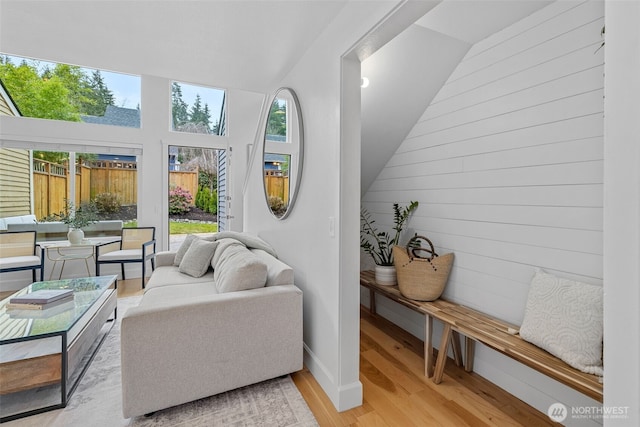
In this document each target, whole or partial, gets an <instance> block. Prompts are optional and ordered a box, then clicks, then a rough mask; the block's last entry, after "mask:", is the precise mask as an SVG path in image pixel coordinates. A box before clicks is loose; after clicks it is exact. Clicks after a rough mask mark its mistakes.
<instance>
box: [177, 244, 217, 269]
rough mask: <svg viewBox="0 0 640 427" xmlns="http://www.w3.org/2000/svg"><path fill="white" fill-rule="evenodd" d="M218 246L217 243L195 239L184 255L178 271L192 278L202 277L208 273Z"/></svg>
mask: <svg viewBox="0 0 640 427" xmlns="http://www.w3.org/2000/svg"><path fill="white" fill-rule="evenodd" d="M216 246H218V243H217V242H208V241H206V240H202V239H194V240H193V242H192V243H191V246H189V249H187V252H186V253H185V254H184V257H183V258H182V261H180V266H179V267H178V270H179V271H180V273H185V274H188V275H189V276H192V277H201V276H202V275H204V274H205V273H206V272H207V269H208V268H209V265H210V263H211V258H212V257H213V253H214V252H215V250H216Z"/></svg>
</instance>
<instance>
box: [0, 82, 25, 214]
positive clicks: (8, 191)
mask: <svg viewBox="0 0 640 427" xmlns="http://www.w3.org/2000/svg"><path fill="white" fill-rule="evenodd" d="M0 115H1V116H21V115H22V114H20V110H19V109H18V107H17V106H16V105H15V103H14V102H13V99H11V95H10V94H9V92H8V91H7V88H6V87H5V86H4V84H2V81H0ZM31 176H32V175H31V152H30V151H29V150H20V149H14V148H0V188H2V197H0V218H2V217H8V216H18V215H28V214H31V213H32V209H31V205H32V203H31Z"/></svg>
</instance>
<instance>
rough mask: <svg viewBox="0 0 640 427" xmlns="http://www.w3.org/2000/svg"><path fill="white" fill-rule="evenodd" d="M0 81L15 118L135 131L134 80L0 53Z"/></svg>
mask: <svg viewBox="0 0 640 427" xmlns="http://www.w3.org/2000/svg"><path fill="white" fill-rule="evenodd" d="M0 79H1V80H2V83H3V85H4V87H5V88H6V90H7V92H8V94H9V96H10V97H11V100H12V101H13V103H14V104H15V106H16V107H17V108H18V110H19V112H20V115H21V116H24V117H35V118H41V119H52V120H64V121H75V122H86V123H97V124H104V125H112V126H126V127H136V128H139V127H140V77H139V76H132V75H127V74H121V73H113V72H109V71H105V70H96V69H91V68H82V67H78V66H75V65H68V64H60V63H54V62H46V61H40V60H36V59H31V58H24V57H19V56H9V55H4V54H1V53H0Z"/></svg>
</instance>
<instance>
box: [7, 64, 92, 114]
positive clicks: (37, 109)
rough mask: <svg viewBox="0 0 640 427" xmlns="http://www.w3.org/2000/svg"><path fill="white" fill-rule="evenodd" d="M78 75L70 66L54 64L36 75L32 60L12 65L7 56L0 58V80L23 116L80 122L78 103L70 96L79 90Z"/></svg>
mask: <svg viewBox="0 0 640 427" xmlns="http://www.w3.org/2000/svg"><path fill="white" fill-rule="evenodd" d="M66 67H70V66H66ZM76 68H77V67H76ZM77 77H78V76H77V74H75V72H74V70H71V69H69V68H63V67H58V66H56V68H55V69H54V70H49V69H45V70H44V71H43V73H42V74H39V73H38V69H37V67H36V64H35V63H27V61H22V62H21V63H20V64H19V65H14V64H13V63H11V61H10V60H9V59H8V57H6V56H3V57H0V79H2V82H3V84H4V85H5V86H6V88H7V90H8V91H9V93H10V94H11V98H12V99H13V101H14V102H15V104H16V106H17V107H18V109H19V110H20V113H21V114H22V115H23V116H26V117H37V118H42V119H55V120H66V121H73V122H77V121H80V114H81V110H80V105H79V103H77V102H75V101H73V99H72V97H73V94H74V93H78V92H82V88H81V87H80V86H81V82H80V81H79V80H78V78H77Z"/></svg>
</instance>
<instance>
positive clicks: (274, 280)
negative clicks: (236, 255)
mask: <svg viewBox="0 0 640 427" xmlns="http://www.w3.org/2000/svg"><path fill="white" fill-rule="evenodd" d="M251 252H252V253H253V254H254V255H256V256H257V257H258V258H260V259H261V260H262V262H264V263H265V264H266V265H267V284H266V286H280V285H293V284H294V283H293V268H291V267H289V266H288V265H287V264H285V263H284V262H282V261H280V260H279V259H277V258H275V257H273V256H272V255H270V254H269V253H267V252H265V251H263V250H262V249H251Z"/></svg>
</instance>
